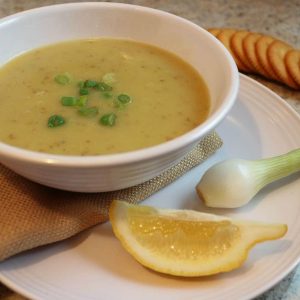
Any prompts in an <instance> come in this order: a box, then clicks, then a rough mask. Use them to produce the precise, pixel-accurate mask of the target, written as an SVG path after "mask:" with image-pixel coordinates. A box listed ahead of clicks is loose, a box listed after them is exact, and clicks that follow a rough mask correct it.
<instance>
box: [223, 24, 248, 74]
mask: <svg viewBox="0 0 300 300" xmlns="http://www.w3.org/2000/svg"><path fill="white" fill-rule="evenodd" d="M235 32H236V30H235V29H222V30H221V32H220V33H219V34H218V35H217V38H218V39H219V40H220V41H221V42H222V43H223V45H224V46H225V47H226V48H227V50H228V51H229V52H230V54H231V55H232V57H233V59H234V60H235V62H236V64H237V67H238V69H239V70H240V71H244V72H246V70H247V67H246V66H245V64H244V63H243V62H242V61H241V60H240V59H239V58H238V57H237V56H236V55H235V54H234V52H233V51H232V49H231V46H230V40H231V38H232V36H233V35H234V34H235Z"/></svg>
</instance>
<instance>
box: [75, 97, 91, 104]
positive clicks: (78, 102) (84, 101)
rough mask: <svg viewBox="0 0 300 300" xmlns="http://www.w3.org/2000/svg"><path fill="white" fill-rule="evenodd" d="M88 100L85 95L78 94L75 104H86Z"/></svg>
mask: <svg viewBox="0 0 300 300" xmlns="http://www.w3.org/2000/svg"><path fill="white" fill-rule="evenodd" d="M87 102H88V97H87V96H86V95H82V96H79V98H78V99H77V101H76V105H78V106H86V105H87Z"/></svg>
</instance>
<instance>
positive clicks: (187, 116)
mask: <svg viewBox="0 0 300 300" xmlns="http://www.w3.org/2000/svg"><path fill="white" fill-rule="evenodd" d="M0 43H1V53H0V94H1V99H0V102H1V110H0V162H1V163H2V164H3V165H5V166H7V167H8V168H10V169H11V170H13V171H15V172H16V173H18V174H20V175H22V176H24V177H26V178H28V179H30V180H33V181H35V182H38V183H41V184H43V185H46V186H50V187H54V188H58V189H63V190H69V191H77V192H104V191H113V190H118V189H122V188H127V187H130V186H134V185H137V184H139V183H142V182H145V181H147V180H149V179H151V178H153V177H155V176H157V175H159V174H160V173H161V172H163V171H164V170H166V169H168V168H170V167H171V166H173V165H174V164H176V163H177V162H178V161H179V160H180V159H182V158H183V157H184V156H185V155H186V154H187V153H188V152H189V151H190V150H191V149H192V148H193V147H194V146H195V145H196V144H197V143H198V142H199V141H200V140H201V138H203V137H204V136H205V135H207V134H208V133H209V132H211V131H212V130H213V129H214V128H215V127H216V126H217V125H218V124H219V123H220V122H221V121H222V120H223V119H224V117H225V116H226V115H227V113H228V112H229V110H230V109H231V107H232V105H233V104H234V102H235V99H236V96H237V91H238V84H239V78H238V71H237V68H236V65H235V63H234V61H233V59H232V57H231V56H230V54H229V53H228V52H227V50H226V49H225V48H224V46H223V45H222V44H221V43H220V42H219V41H217V40H216V39H215V38H214V37H213V36H212V35H210V34H209V33H208V32H207V31H205V30H204V29H202V28H201V27H199V26H197V25H195V24H193V23H191V22H190V21H187V20H185V19H183V18H180V17H178V16H175V15H172V14H169V13H166V12H162V11H159V10H155V9H151V8H146V7H140V6H134V5H128V4H119V3H72V4H62V5H54V6H48V7H42V8H38V9H33V10H29V11H25V12H21V13H18V14H15V15H12V16H9V17H6V18H4V19H2V20H1V21H0Z"/></svg>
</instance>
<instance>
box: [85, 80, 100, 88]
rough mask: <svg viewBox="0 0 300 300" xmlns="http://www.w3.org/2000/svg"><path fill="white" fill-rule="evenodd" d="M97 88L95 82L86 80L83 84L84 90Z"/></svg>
mask: <svg viewBox="0 0 300 300" xmlns="http://www.w3.org/2000/svg"><path fill="white" fill-rule="evenodd" d="M97 86H98V82H97V81H95V80H86V81H85V82H84V87H86V88H93V87H97Z"/></svg>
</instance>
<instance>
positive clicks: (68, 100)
mask: <svg viewBox="0 0 300 300" xmlns="http://www.w3.org/2000/svg"><path fill="white" fill-rule="evenodd" d="M61 104H62V105H64V106H75V105H77V99H76V98H75V97H65V96H64V97H61Z"/></svg>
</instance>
